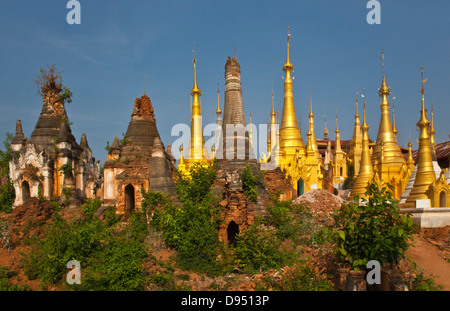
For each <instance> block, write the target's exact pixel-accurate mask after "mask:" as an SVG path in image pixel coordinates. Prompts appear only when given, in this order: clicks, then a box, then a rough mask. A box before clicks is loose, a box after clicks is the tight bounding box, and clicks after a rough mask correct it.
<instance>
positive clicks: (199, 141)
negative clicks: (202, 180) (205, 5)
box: [186, 50, 207, 166]
mask: <svg viewBox="0 0 450 311" xmlns="http://www.w3.org/2000/svg"><path fill="white" fill-rule="evenodd" d="M192 52H193V53H194V59H193V63H194V87H193V88H192V90H191V95H192V97H193V100H192V115H191V140H190V142H189V147H188V152H187V158H186V163H187V164H188V166H189V165H191V164H193V163H194V162H205V161H206V159H207V152H206V149H205V139H204V137H203V126H202V113H201V106H200V96H201V91H200V89H199V88H198V85H197V66H196V63H197V60H196V58H195V50H192Z"/></svg>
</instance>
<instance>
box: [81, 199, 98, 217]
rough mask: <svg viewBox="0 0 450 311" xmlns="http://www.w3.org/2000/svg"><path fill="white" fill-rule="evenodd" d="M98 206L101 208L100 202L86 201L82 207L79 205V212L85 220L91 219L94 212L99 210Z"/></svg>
mask: <svg viewBox="0 0 450 311" xmlns="http://www.w3.org/2000/svg"><path fill="white" fill-rule="evenodd" d="M100 206H102V201H100V200H88V201H86V202H85V203H84V204H83V205H81V211H82V212H83V214H84V215H85V216H86V217H87V218H89V219H92V217H94V214H95V212H96V211H97V210H98V209H99V208H100Z"/></svg>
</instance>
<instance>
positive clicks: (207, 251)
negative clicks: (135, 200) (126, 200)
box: [142, 163, 220, 274]
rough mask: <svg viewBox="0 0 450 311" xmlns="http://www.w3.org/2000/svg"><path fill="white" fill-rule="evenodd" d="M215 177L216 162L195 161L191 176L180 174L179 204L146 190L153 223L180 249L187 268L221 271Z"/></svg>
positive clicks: (152, 224) (181, 263)
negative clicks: (213, 190)
mask: <svg viewBox="0 0 450 311" xmlns="http://www.w3.org/2000/svg"><path fill="white" fill-rule="evenodd" d="M215 179H216V167H215V163H213V164H212V165H201V164H195V165H193V166H192V167H191V168H190V177H184V176H181V175H180V178H179V180H178V181H177V184H176V192H177V194H178V200H179V201H180V204H177V205H175V204H174V203H173V202H172V201H171V200H170V199H169V197H167V196H165V195H162V194H159V193H152V192H149V193H145V194H144V201H143V203H142V206H143V207H144V209H146V210H147V211H148V213H149V214H151V215H152V216H151V220H150V225H151V226H152V227H153V228H155V229H156V230H158V231H159V232H161V233H162V235H163V238H164V241H165V242H166V244H167V245H168V246H170V247H173V248H175V249H176V250H177V253H178V255H177V262H178V264H179V265H180V266H181V267H182V268H184V269H192V270H195V271H199V272H206V273H212V274H215V273H218V271H219V270H220V265H219V263H218V262H217V260H216V259H217V256H218V254H219V250H220V242H219V212H220V211H219V209H218V208H217V207H215V206H216V205H217V204H216V200H217V199H215V198H214V197H213V195H212V193H211V185H212V183H213V182H214V181H215Z"/></svg>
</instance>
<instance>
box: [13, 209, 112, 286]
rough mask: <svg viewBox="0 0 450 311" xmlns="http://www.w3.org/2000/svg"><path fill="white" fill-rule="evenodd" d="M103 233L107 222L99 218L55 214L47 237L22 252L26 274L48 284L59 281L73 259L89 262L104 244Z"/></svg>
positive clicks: (82, 262) (46, 233) (46, 234)
mask: <svg viewBox="0 0 450 311" xmlns="http://www.w3.org/2000/svg"><path fill="white" fill-rule="evenodd" d="M103 236H104V226H103V225H102V224H101V223H100V222H99V221H94V220H90V221H84V220H77V221H75V222H74V223H68V222H67V221H66V220H64V219H63V218H62V217H61V216H60V215H59V214H54V216H53V222H52V223H51V224H50V225H49V226H48V227H47V228H46V230H45V233H44V239H42V240H37V241H36V244H34V247H33V248H32V250H31V252H30V253H28V254H23V255H22V262H23V264H24V271H25V275H26V276H27V277H28V278H29V279H36V278H40V279H41V280H42V281H43V283H44V284H55V283H57V282H58V281H60V280H61V277H62V275H63V274H64V273H65V272H66V264H67V262H69V261H70V260H73V259H75V260H78V261H79V262H80V263H81V264H82V265H84V266H86V265H88V264H89V263H90V256H91V255H92V254H93V253H94V252H95V251H98V250H99V249H100V248H101V240H102V237H103Z"/></svg>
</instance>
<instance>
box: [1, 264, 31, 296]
mask: <svg viewBox="0 0 450 311" xmlns="http://www.w3.org/2000/svg"><path fill="white" fill-rule="evenodd" d="M15 275H17V272H15V271H11V269H10V268H8V267H2V266H0V292H5V291H27V290H29V288H28V286H23V285H18V284H11V282H10V279H11V278H12V277H14V276H15Z"/></svg>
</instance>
